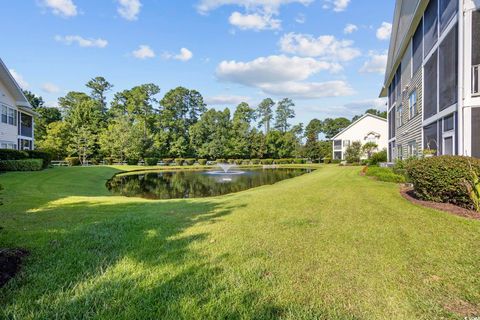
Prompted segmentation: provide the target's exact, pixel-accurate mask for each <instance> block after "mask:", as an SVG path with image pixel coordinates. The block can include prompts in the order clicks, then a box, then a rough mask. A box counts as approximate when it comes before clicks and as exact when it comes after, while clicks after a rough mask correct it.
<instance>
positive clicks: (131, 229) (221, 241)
mask: <svg viewBox="0 0 480 320" xmlns="http://www.w3.org/2000/svg"><path fill="white" fill-rule="evenodd" d="M358 170H359V169H358V168H340V167H336V166H331V167H324V168H322V169H320V170H318V171H316V172H314V173H312V174H310V175H305V176H302V177H299V178H295V179H292V180H287V181H283V182H280V183H278V184H276V185H273V186H264V187H261V188H257V189H253V190H249V191H245V192H241V193H238V194H233V195H227V196H224V197H218V198H208V199H192V200H169V201H148V200H143V199H136V198H123V197H114V196H110V195H109V194H108V191H107V190H106V189H105V188H104V182H105V180H106V179H108V178H109V177H110V176H112V174H114V173H115V172H116V170H115V169H114V168H106V167H104V168H99V167H97V168H57V169H51V170H47V171H43V172H38V173H9V174H5V175H1V176H0V182H1V183H2V184H3V185H4V187H5V188H6V190H5V191H4V192H3V194H2V197H3V198H4V202H5V205H4V206H2V207H0V226H1V227H2V228H3V229H2V230H0V247H25V248H28V249H29V250H30V251H31V252H32V254H31V255H30V257H29V258H28V259H27V263H26V265H25V267H24V269H23V272H22V274H21V276H20V277H18V278H17V279H16V280H14V281H12V282H10V283H9V284H8V285H7V286H6V287H4V288H3V289H0V318H1V317H2V313H1V312H4V313H5V314H4V315H3V316H4V317H12V318H13V317H16V318H19V319H25V318H27V319H28V318H38V319H45V318H53V317H54V316H57V317H59V318H80V317H84V318H90V317H96V318H104V319H111V318H124V319H146V318H160V317H163V318H171V319H180V318H228V319H230V318H253V317H255V318H276V317H283V318H292V319H299V318H329V319H331V318H338V319H373V318H378V319H386V318H395V319H402V318H403V319H413V318H415V319H422V318H423V319H431V318H438V317H447V318H450V317H458V318H460V311H462V310H465V309H466V308H470V309H473V310H475V309H477V310H478V309H479V307H480V268H479V267H478V266H479V265H480V250H478V245H479V243H480V223H479V222H478V221H470V220H466V219H462V218H458V217H455V216H451V215H449V214H446V213H442V212H438V211H434V210H431V209H425V208H420V207H416V206H414V205H412V204H410V203H408V202H407V201H405V200H404V199H403V198H401V197H400V196H399V194H398V189H397V186H396V185H394V184H387V183H381V182H376V181H373V180H371V179H368V178H365V177H360V176H359V175H358ZM452 310H453V311H457V312H458V314H457V315H455V314H454V313H452Z"/></svg>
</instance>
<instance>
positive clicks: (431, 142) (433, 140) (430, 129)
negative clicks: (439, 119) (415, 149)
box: [423, 122, 438, 150]
mask: <svg viewBox="0 0 480 320" xmlns="http://www.w3.org/2000/svg"><path fill="white" fill-rule="evenodd" d="M423 137H424V144H423V148H424V149H430V150H438V142H437V141H438V140H437V123H436V122H434V123H432V124H431V125H428V126H426V127H424V128H423Z"/></svg>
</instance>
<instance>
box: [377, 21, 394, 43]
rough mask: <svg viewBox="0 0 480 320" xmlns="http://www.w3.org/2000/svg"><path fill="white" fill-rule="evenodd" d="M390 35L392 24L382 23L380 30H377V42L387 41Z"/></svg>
mask: <svg viewBox="0 0 480 320" xmlns="http://www.w3.org/2000/svg"><path fill="white" fill-rule="evenodd" d="M391 34H392V24H391V23H388V22H382V25H381V26H380V28H378V29H377V38H378V39H379V40H388V39H390V35H391Z"/></svg>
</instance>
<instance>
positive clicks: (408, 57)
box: [400, 42, 412, 90]
mask: <svg viewBox="0 0 480 320" xmlns="http://www.w3.org/2000/svg"><path fill="white" fill-rule="evenodd" d="M401 66H402V86H401V88H400V90H403V89H404V88H405V87H406V86H407V85H408V84H409V83H410V80H411V79H412V42H410V43H409V45H408V48H407V50H406V51H405V54H404V55H403V59H402V63H401Z"/></svg>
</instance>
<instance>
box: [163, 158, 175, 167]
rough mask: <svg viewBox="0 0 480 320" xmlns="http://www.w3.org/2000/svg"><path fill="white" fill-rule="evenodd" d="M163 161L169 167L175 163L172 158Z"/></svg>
mask: <svg viewBox="0 0 480 320" xmlns="http://www.w3.org/2000/svg"><path fill="white" fill-rule="evenodd" d="M162 161H163V163H164V164H165V165H167V166H169V165H170V164H172V163H173V159H172V158H165V159H163V160H162Z"/></svg>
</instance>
